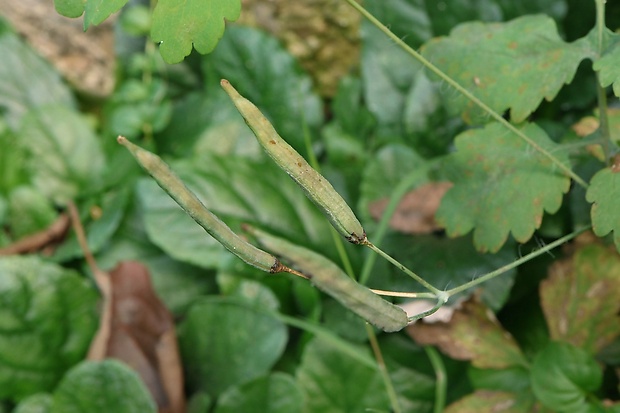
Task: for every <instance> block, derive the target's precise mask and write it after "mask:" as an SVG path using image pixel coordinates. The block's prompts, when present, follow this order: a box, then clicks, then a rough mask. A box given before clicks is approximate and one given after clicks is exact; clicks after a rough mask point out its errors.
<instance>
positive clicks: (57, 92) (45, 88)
mask: <svg viewBox="0 0 620 413" xmlns="http://www.w3.org/2000/svg"><path fill="white" fill-rule="evenodd" d="M0 56H2V64H1V65H0V109H1V110H0V111H1V112H2V113H3V116H4V117H5V118H6V121H7V123H8V124H9V126H10V127H11V128H12V129H17V127H18V126H19V123H20V120H21V118H22V117H23V116H24V114H25V113H26V112H27V111H28V110H29V109H31V108H36V107H41V106H44V105H48V104H53V105H55V106H64V107H74V106H75V100H74V99H73V96H72V95H71V91H70V90H69V88H68V87H67V86H66V85H65V84H64V83H63V81H62V79H61V77H60V74H59V73H58V72H57V71H56V70H54V68H53V67H52V66H51V65H50V64H49V63H48V62H46V61H45V60H43V59H42V58H41V57H40V56H39V55H38V54H37V53H35V52H34V51H33V50H32V49H31V48H30V46H28V45H27V44H26V43H24V42H22V41H21V40H20V39H19V38H18V37H17V36H16V35H15V34H14V33H12V32H2V34H1V35H0ZM27 140H29V139H25V141H27Z"/></svg>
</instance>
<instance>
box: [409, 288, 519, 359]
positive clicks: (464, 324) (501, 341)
mask: <svg viewBox="0 0 620 413" xmlns="http://www.w3.org/2000/svg"><path fill="white" fill-rule="evenodd" d="M407 333H409V335H410V336H411V337H412V338H413V339H414V340H415V341H416V342H417V343H418V344H421V345H436V346H438V347H439V348H440V349H441V351H443V352H444V353H446V354H447V355H449V356H450V357H452V358H455V359H458V360H471V362H472V364H473V365H474V366H476V367H479V368H487V369H502V368H506V367H510V366H519V365H526V364H527V362H526V360H525V358H524V356H523V354H522V353H521V350H520V349H519V347H518V346H517V343H516V342H515V340H514V339H513V338H512V336H511V335H510V334H509V333H508V332H506V331H505V330H504V329H503V328H502V326H501V325H500V324H499V323H498V321H497V319H496V318H495V315H494V314H493V312H492V311H491V310H489V309H488V308H487V307H486V306H484V304H482V303H480V302H478V301H477V300H475V299H471V300H469V301H466V302H465V303H463V306H462V308H460V309H459V310H457V311H455V312H454V314H453V315H452V319H451V320H450V321H449V322H445V323H444V322H438V323H433V324H425V323H419V322H418V323H416V324H413V325H411V326H409V327H407Z"/></svg>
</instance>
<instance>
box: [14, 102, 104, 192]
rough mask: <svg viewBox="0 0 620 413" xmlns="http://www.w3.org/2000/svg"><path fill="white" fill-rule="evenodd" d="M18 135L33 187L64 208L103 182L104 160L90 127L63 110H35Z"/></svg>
mask: <svg viewBox="0 0 620 413" xmlns="http://www.w3.org/2000/svg"><path fill="white" fill-rule="evenodd" d="M20 135H21V136H23V137H28V138H27V139H25V138H24V139H23V140H22V141H23V142H24V144H25V145H26V147H27V148H28V151H29V153H30V158H29V159H28V164H27V168H28V170H29V171H30V173H31V175H32V177H33V183H34V185H35V186H36V187H37V188H38V189H39V190H40V191H41V192H42V193H43V194H45V195H46V196H47V197H48V198H50V199H52V200H54V201H55V202H57V203H59V204H65V203H66V202H68V201H69V200H71V199H74V198H75V197H77V196H78V194H80V193H82V192H83V191H87V192H93V191H94V190H95V189H96V188H97V187H98V186H99V185H100V183H101V182H102V180H103V177H102V175H103V172H104V168H105V158H104V155H103V151H102V150H101V147H100V144H99V141H98V140H97V137H96V136H95V134H94V132H93V130H92V129H91V127H90V125H89V124H88V123H87V122H86V120H85V119H84V118H83V117H82V116H80V115H79V114H78V113H76V112H74V111H72V110H69V109H67V108H64V107H62V106H48V107H45V108H41V109H35V110H33V111H31V112H30V113H28V115H27V116H26V117H25V118H24V121H23V126H22V128H21V131H20Z"/></svg>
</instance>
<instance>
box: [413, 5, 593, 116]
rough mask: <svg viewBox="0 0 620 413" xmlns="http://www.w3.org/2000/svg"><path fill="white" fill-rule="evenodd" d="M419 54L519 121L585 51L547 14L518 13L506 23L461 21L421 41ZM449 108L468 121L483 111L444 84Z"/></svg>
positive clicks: (555, 88) (566, 77)
mask: <svg viewBox="0 0 620 413" xmlns="http://www.w3.org/2000/svg"><path fill="white" fill-rule="evenodd" d="M423 54H424V56H425V57H426V58H428V59H429V60H430V61H431V62H433V63H434V64H435V65H436V66H438V67H439V68H440V69H441V70H442V71H444V72H445V73H446V74H447V75H449V76H450V77H452V79H454V80H456V81H457V82H458V83H460V84H461V85H462V86H464V87H466V88H467V89H469V90H470V91H471V92H472V93H473V94H474V95H475V96H476V97H478V98H479V99H481V100H482V101H484V102H485V103H486V104H487V105H489V106H490V107H491V108H492V109H493V110H495V111H496V112H498V113H503V112H504V111H506V110H508V109H510V118H511V119H512V121H514V122H522V121H524V120H525V119H527V117H528V116H529V115H530V114H531V113H532V112H533V111H534V110H535V109H536V108H537V107H538V105H539V104H540V102H541V101H542V99H543V98H544V99H547V100H552V99H553V98H554V97H555V96H556V95H557V93H558V92H559V91H560V88H561V87H562V86H563V85H564V84H566V83H570V81H571V80H572V79H573V76H574V75H575V72H576V70H577V66H578V65H579V63H580V62H581V61H582V60H583V59H584V58H586V57H589V51H588V50H587V48H584V47H582V44H581V43H573V44H569V43H566V42H564V41H563V40H562V39H561V38H560V36H559V35H558V32H557V28H556V25H555V22H554V21H553V19H551V18H550V17H547V16H543V15H534V16H524V17H520V18H518V19H515V20H512V21H510V22H506V23H480V22H472V23H465V24H462V25H459V26H457V27H456V28H454V29H453V30H452V31H451V33H450V36H449V37H442V38H437V39H433V40H431V41H430V42H428V43H426V44H425V46H424V48H423ZM447 93H448V94H449V96H450V99H447V100H446V103H447V104H448V105H449V107H450V109H451V111H453V112H455V113H462V116H463V118H464V119H466V120H467V121H469V122H477V123H479V122H481V121H486V119H487V116H488V115H486V114H484V113H483V112H482V111H481V109H479V108H478V106H476V105H475V104H474V103H472V102H471V101H470V100H469V99H467V98H465V97H464V96H462V95H461V94H457V93H456V92H455V91H454V90H453V89H447Z"/></svg>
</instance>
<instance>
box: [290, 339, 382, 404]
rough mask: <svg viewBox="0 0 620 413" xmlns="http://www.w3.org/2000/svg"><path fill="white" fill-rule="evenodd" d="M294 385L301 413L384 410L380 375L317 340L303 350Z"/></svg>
mask: <svg viewBox="0 0 620 413" xmlns="http://www.w3.org/2000/svg"><path fill="white" fill-rule="evenodd" d="M297 382H298V383H299V385H300V386H301V388H302V393H303V394H304V397H305V400H306V408H305V410H304V411H305V413H350V412H364V411H368V410H367V409H377V410H388V409H389V402H388V398H387V394H386V392H385V387H384V384H383V382H382V380H381V375H380V374H379V371H378V370H376V369H371V368H369V367H367V366H365V365H363V364H360V363H359V362H358V361H357V360H355V359H352V358H351V357H350V356H348V355H346V354H344V353H342V352H340V351H338V350H336V349H335V348H334V347H332V346H330V345H329V344H327V343H326V342H325V341H323V340H321V339H316V338H315V339H314V340H312V341H311V342H310V343H308V344H307V345H306V347H305V349H304V354H303V356H302V360H301V364H300V366H299V368H298V369H297Z"/></svg>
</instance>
